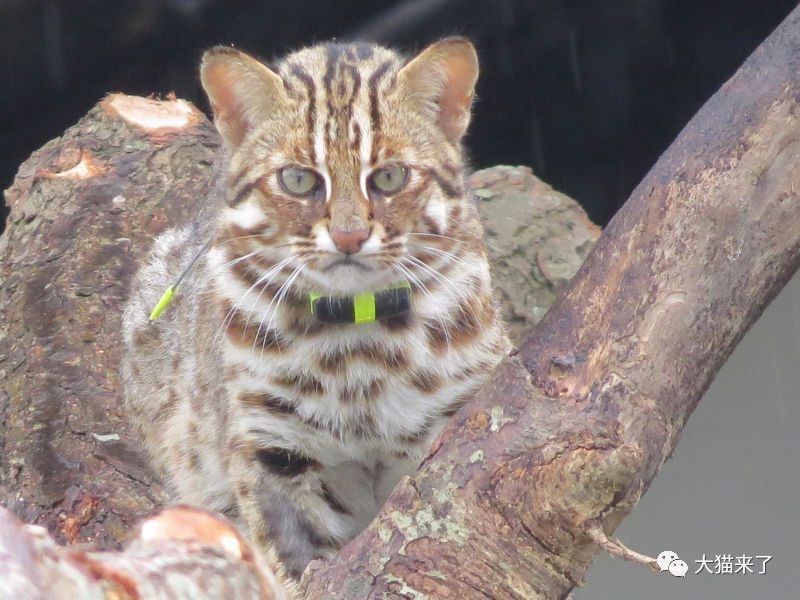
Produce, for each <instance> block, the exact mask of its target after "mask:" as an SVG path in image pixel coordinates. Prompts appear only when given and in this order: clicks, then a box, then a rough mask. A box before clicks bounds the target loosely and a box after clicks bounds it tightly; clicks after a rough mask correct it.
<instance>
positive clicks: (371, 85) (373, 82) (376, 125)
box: [367, 60, 392, 163]
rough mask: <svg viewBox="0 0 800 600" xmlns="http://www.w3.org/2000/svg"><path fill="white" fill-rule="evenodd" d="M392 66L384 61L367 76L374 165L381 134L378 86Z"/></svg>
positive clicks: (389, 62) (390, 62)
mask: <svg viewBox="0 0 800 600" xmlns="http://www.w3.org/2000/svg"><path fill="white" fill-rule="evenodd" d="M391 66H392V61H389V60H387V61H385V62H383V63H381V64H380V65H378V68H377V69H375V71H373V73H372V75H370V76H369V82H368V84H367V85H368V89H369V118H370V122H371V125H372V136H373V137H372V156H371V160H372V162H373V163H374V162H375V161H377V159H378V140H379V139H380V132H381V112H380V106H379V105H378V85H379V84H380V81H381V78H382V77H383V76H384V75H386V72H387V71H388V70H389V67H391Z"/></svg>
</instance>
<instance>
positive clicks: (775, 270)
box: [305, 8, 800, 600]
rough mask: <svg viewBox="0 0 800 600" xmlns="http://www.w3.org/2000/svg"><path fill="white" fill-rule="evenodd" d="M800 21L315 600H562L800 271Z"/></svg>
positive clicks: (664, 163)
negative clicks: (737, 349) (740, 345)
mask: <svg viewBox="0 0 800 600" xmlns="http://www.w3.org/2000/svg"><path fill="white" fill-rule="evenodd" d="M799 97H800V8H798V9H796V10H795V11H794V12H793V13H792V14H791V15H790V16H789V17H788V18H787V20H786V21H785V22H784V23H783V24H782V25H781V26H780V27H779V28H778V29H777V30H776V31H775V32H774V33H773V34H772V35H771V36H770V37H769V38H768V39H767V40H766V41H765V42H764V43H763V44H762V45H761V46H760V47H759V48H758V50H756V52H755V53H754V54H753V55H752V56H751V57H750V58H749V59H748V61H747V62H746V63H745V64H744V65H743V66H742V68H741V69H740V70H739V71H738V73H737V74H736V75H735V76H734V77H733V78H732V79H731V80H730V81H729V82H728V83H726V84H725V85H724V86H723V88H722V89H721V90H720V91H719V92H718V93H717V94H716V95H715V96H714V97H713V98H711V100H709V101H708V103H706V105H705V106H704V107H703V108H702V109H701V110H700V112H699V113H698V114H697V115H696V116H695V117H694V119H692V121H691V122H690V123H689V125H688V126H687V127H686V128H685V129H684V131H683V132H682V133H681V134H680V136H679V137H678V139H677V140H676V141H675V142H674V143H673V144H672V146H671V147H670V148H669V150H668V151H667V152H666V153H665V154H664V155H663V156H662V157H661V159H660V160H659V161H658V163H657V164H656V165H655V166H654V167H653V169H652V170H651V171H650V173H649V174H648V175H647V177H646V178H645V179H644V181H642V183H641V184H640V185H639V186H638V187H637V188H636V189H635V190H634V192H633V194H632V196H631V198H630V199H629V200H628V202H627V203H626V204H625V206H624V207H623V208H622V209H621V210H620V212H619V213H618V214H617V215H616V216H615V218H614V219H613V221H612V222H611V224H610V225H609V226H608V228H607V229H606V230H605V231H604V233H603V235H602V236H601V237H600V240H599V241H598V243H597V244H596V245H595V247H594V248H593V250H592V252H591V253H590V255H589V257H588V258H587V260H586V262H585V263H584V265H583V266H582V267H581V269H580V271H579V272H578V274H577V275H576V277H575V278H574V279H573V280H572V282H571V284H570V285H569V287H568V289H567V291H566V292H565V294H564V296H563V297H562V298H561V300H560V301H559V302H558V303H557V304H556V305H555V306H553V307H552V308H551V309H550V311H549V312H548V313H547V315H546V316H545V317H544V319H543V320H542V321H541V322H540V323H539V325H538V326H537V327H536V330H535V331H534V333H533V334H532V335H531V336H530V337H529V338H528V339H527V340H526V341H525V342H524V343H523V344H522V346H521V348H520V350H519V352H518V353H516V354H515V355H513V356H511V357H509V358H508V359H507V360H506V361H505V362H504V363H503V364H502V365H501V366H500V367H499V369H498V370H497V371H496V373H495V375H494V376H493V377H492V379H491V381H490V382H489V383H488V384H487V385H486V386H485V387H484V388H483V389H482V390H481V392H479V394H478V395H477V397H476V398H475V399H474V400H473V401H472V402H471V403H469V404H468V405H467V406H465V407H464V408H463V409H462V410H461V411H460V412H459V413H458V414H457V415H456V417H455V418H454V419H453V421H452V422H451V424H450V425H449V426H448V427H447V429H446V430H445V432H444V433H443V435H442V436H441V437H440V439H439V440H438V442H437V443H436V444H435V447H434V448H433V449H432V451H431V453H430V455H429V456H428V458H427V459H426V460H425V462H424V463H423V465H422V467H421V468H420V470H419V472H418V473H417V474H416V475H414V476H413V477H412V478H410V479H406V480H404V481H403V482H401V484H400V485H398V487H397V488H396V489H395V492H394V494H393V495H392V496H391V498H390V499H389V500H388V502H387V503H386V504H385V505H384V507H383V510H382V511H381V513H380V515H379V516H378V518H377V519H376V520H375V521H374V522H373V523H372V525H371V526H370V527H369V528H368V529H367V530H366V531H365V532H364V533H363V534H362V535H360V536H359V537H358V538H356V539H355V540H353V541H352V542H351V543H350V544H349V545H348V546H347V547H345V548H344V550H343V551H342V552H341V553H340V555H339V556H338V557H337V558H336V559H334V560H332V561H330V562H328V563H327V564H323V565H316V568H315V569H314V570H313V571H311V572H309V573H308V577H307V578H306V581H305V585H306V589H307V590H308V592H309V596H310V597H312V598H323V597H324V598H342V599H345V598H348V599H352V598H386V597H391V598H421V597H429V598H444V597H451V598H478V597H486V598H495V599H498V600H500V599H510V598H564V597H566V596H567V595H568V594H569V592H570V590H571V589H572V588H573V587H574V586H576V585H580V584H581V582H582V581H583V578H584V575H585V573H586V571H587V569H588V568H589V565H590V564H591V561H592V559H593V557H594V555H595V554H596V553H597V552H598V550H599V545H598V543H597V542H598V536H597V532H598V529H597V527H602V529H601V531H605V532H612V531H613V530H614V529H615V528H616V527H617V525H618V524H619V523H620V522H621V520H622V519H623V518H624V517H625V516H626V515H627V514H628V513H630V511H631V510H632V509H633V507H634V506H635V505H636V503H637V502H638V501H639V498H640V497H641V495H642V494H643V493H644V492H645V491H646V490H647V488H648V486H649V484H650V482H651V481H652V479H653V477H654V476H655V475H656V473H657V472H658V470H659V468H660V467H661V465H662V464H663V462H664V461H665V460H666V459H667V458H668V457H669V456H670V454H671V453H672V451H673V449H674V447H675V444H676V442H677V440H678V436H679V435H680V432H681V430H682V429H683V426H684V425H685V423H686V419H687V418H688V417H689V415H690V414H691V412H692V410H693V409H694V407H695V406H696V404H697V402H698V401H699V399H700V397H701V396H702V394H703V392H705V390H706V389H707V387H708V385H709V384H710V383H711V380H712V379H713V377H714V375H715V374H716V373H717V371H718V369H719V368H720V366H721V365H722V363H723V362H724V361H725V359H726V358H727V357H728V355H729V354H730V353H731V351H732V350H733V348H734V346H735V345H736V343H737V342H738V341H739V340H740V339H741V337H742V335H744V333H745V331H746V330H747V328H748V327H749V326H750V325H751V324H752V323H753V321H755V319H756V318H757V317H758V316H759V315H760V314H761V312H762V310H763V309H764V307H765V306H766V304H767V303H768V302H769V301H770V300H771V299H772V298H773V297H774V296H775V294H776V293H777V292H778V291H779V290H780V289H781V287H783V285H784V284H785V283H786V281H787V280H788V279H789V277H790V276H791V275H792V273H794V271H795V270H796V269H797V266H798V260H800V195H798V192H800V161H798V159H797V157H798V154H799V153H800V115H799V114H798V111H797V101H798V98H799Z"/></svg>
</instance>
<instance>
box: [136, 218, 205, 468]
mask: <svg viewBox="0 0 800 600" xmlns="http://www.w3.org/2000/svg"><path fill="white" fill-rule="evenodd" d="M203 244H204V234H203V233H202V232H201V231H200V230H199V229H198V227H197V226H195V225H189V226H186V227H182V228H173V229H169V230H167V231H165V232H164V233H162V234H161V235H159V236H158V237H157V238H156V239H155V240H154V242H153V245H152V247H151V249H150V251H149V253H148V255H147V256H146V258H145V259H144V261H143V263H142V266H141V267H140V268H139V270H138V272H137V273H136V275H135V276H134V277H133V279H132V281H131V285H130V291H129V295H128V301H127V303H126V306H125V310H124V313H123V317H122V337H123V359H122V365H121V372H122V380H123V389H124V396H125V408H126V411H127V414H128V415H129V417H130V418H132V419H133V421H134V424H135V425H136V426H137V427H138V429H139V430H140V431H141V433H142V434H143V439H144V442H145V446H146V447H147V450H148V451H149V453H150V454H151V455H152V456H153V457H154V458H155V459H156V462H158V463H161V462H162V458H161V456H160V454H161V450H163V449H165V448H167V447H168V446H169V445H170V440H169V436H170V433H169V427H170V423H169V422H170V418H171V417H172V416H173V415H175V414H176V413H179V412H182V411H183V410H184V409H183V408H182V407H181V406H180V404H181V403H182V401H183V399H184V398H185V397H186V396H188V394H189V392H190V390H187V389H186V385H184V383H183V380H184V379H186V378H187V377H190V376H191V374H190V372H189V371H190V370H191V371H194V370H197V368H198V365H197V364H187V357H191V358H192V362H194V363H196V361H195V359H194V354H195V345H196V339H197V337H196V334H197V324H198V321H199V320H200V315H199V312H200V300H201V296H199V295H198V294H196V293H194V292H195V291H196V290H195V288H197V286H198V283H197V273H196V269H194V268H193V269H192V271H191V272H190V273H189V275H187V277H186V278H185V279H184V281H183V282H182V284H181V286H180V290H179V292H180V293H178V294H176V296H175V298H174V300H173V302H172V304H171V305H170V306H169V307H168V309H167V310H165V311H164V313H163V314H162V315H161V316H160V317H159V318H158V319H156V320H153V321H151V320H150V319H149V317H150V314H151V312H152V310H153V308H154V307H155V306H156V305H157V303H158V302H159V300H160V299H161V297H162V295H163V294H164V292H165V290H167V288H168V287H169V286H170V285H172V284H173V283H174V281H175V279H176V278H177V277H178V275H179V274H180V273H181V272H182V271H183V270H184V269H185V268H186V267H187V266H189V265H190V263H191V262H192V259H193V257H194V256H195V255H196V254H197V253H198V251H199V250H200V249H201V248H202V246H203ZM197 266H199V267H200V268H202V263H199V264H198V265H197Z"/></svg>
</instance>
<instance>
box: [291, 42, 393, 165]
mask: <svg viewBox="0 0 800 600" xmlns="http://www.w3.org/2000/svg"><path fill="white" fill-rule="evenodd" d="M400 63H401V60H400V57H399V56H398V55H397V54H395V53H394V52H392V51H390V50H387V49H386V48H382V47H380V46H373V45H371V44H325V45H322V46H316V47H312V48H307V49H304V50H301V51H299V52H296V53H294V54H292V55H290V56H288V57H287V58H286V60H285V61H284V62H283V63H282V65H281V67H280V74H281V77H282V78H283V80H284V82H285V83H286V87H287V89H289V90H290V92H292V93H293V95H295V97H296V98H297V99H298V100H299V102H300V103H301V105H302V107H303V108H302V110H304V112H305V119H304V121H305V126H306V129H307V131H306V134H307V144H308V149H309V155H310V158H311V161H312V162H313V163H314V164H315V165H316V166H317V168H319V169H320V170H321V171H323V173H326V174H327V171H328V166H329V163H331V162H332V161H333V162H336V163H341V162H342V161H343V160H351V161H353V162H356V163H358V162H360V163H361V165H362V166H367V165H368V164H369V163H374V162H375V161H376V159H377V156H376V155H377V150H378V144H377V142H378V137H379V135H380V121H381V116H380V115H381V93H382V92H383V91H385V89H386V87H387V86H389V85H391V83H392V78H393V74H394V73H395V72H396V70H397V68H398V67H399V65H400ZM337 166H341V165H338V164H337Z"/></svg>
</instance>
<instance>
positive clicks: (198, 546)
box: [0, 507, 286, 600]
mask: <svg viewBox="0 0 800 600" xmlns="http://www.w3.org/2000/svg"><path fill="white" fill-rule="evenodd" d="M206 597H207V598H224V599H225V600H248V599H254V598H260V599H262V600H285V599H286V596H285V595H284V594H282V593H281V588H280V585H279V584H278V583H277V579H276V577H275V575H274V574H273V573H272V571H270V569H269V567H268V566H267V564H266V563H265V561H263V560H262V558H261V555H260V554H259V553H258V552H256V551H254V549H253V548H252V546H250V544H249V543H248V542H247V541H246V540H245V539H244V538H243V537H242V536H241V534H239V533H238V532H237V531H236V529H235V528H234V527H233V525H232V524H231V523H229V522H227V521H225V520H224V519H222V518H220V517H219V516H218V515H213V514H209V513H206V512H203V511H200V510H197V509H193V508H188V507H178V508H170V509H167V510H165V511H164V512H162V513H161V514H159V515H158V516H155V517H153V518H151V519H148V520H146V521H144V522H143V523H142V525H141V527H139V528H138V530H137V532H136V535H135V537H134V538H133V540H132V541H131V543H130V544H129V545H128V548H127V549H126V550H125V552H92V551H90V550H88V549H86V548H81V547H76V546H67V547H59V546H57V545H56V543H55V542H54V541H53V539H52V538H51V537H50V536H49V535H48V534H47V531H46V530H45V529H44V528H42V527H39V526H38V525H23V524H22V523H20V522H19V521H18V520H17V519H15V518H14V517H13V516H12V515H11V513H10V512H8V511H6V510H4V509H3V508H0V598H20V599H25V600H76V599H77V600H144V599H147V598H153V599H155V598H171V599H174V600H183V599H185V600H195V599H198V598H206Z"/></svg>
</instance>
